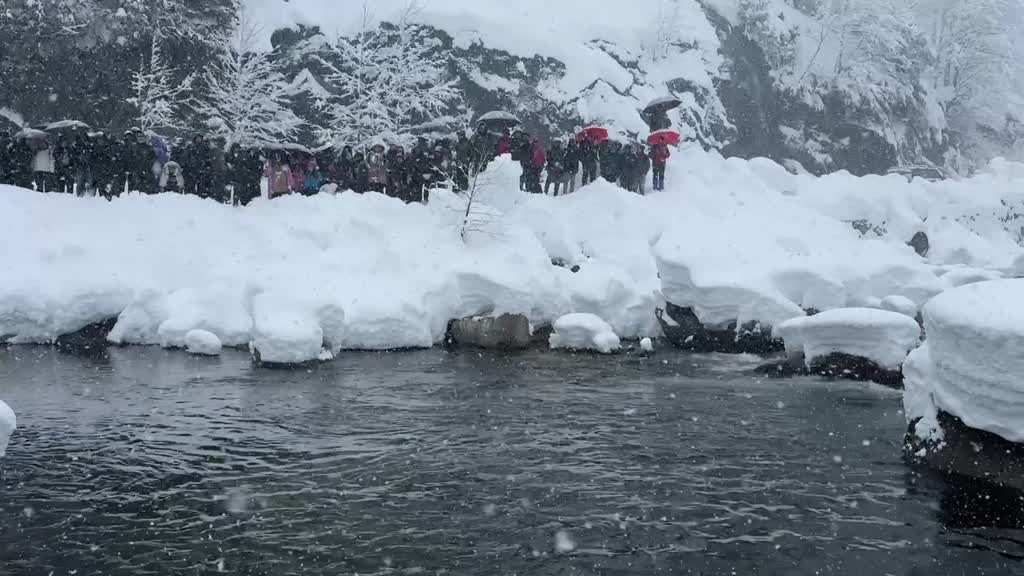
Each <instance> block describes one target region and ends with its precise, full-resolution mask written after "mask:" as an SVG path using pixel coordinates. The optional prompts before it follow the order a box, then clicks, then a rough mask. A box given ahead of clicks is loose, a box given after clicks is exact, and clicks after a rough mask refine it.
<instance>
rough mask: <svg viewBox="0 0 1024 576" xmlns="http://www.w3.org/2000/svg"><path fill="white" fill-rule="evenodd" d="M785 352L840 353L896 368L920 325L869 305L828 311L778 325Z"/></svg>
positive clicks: (915, 342) (815, 355) (918, 333)
mask: <svg viewBox="0 0 1024 576" xmlns="http://www.w3.org/2000/svg"><path fill="white" fill-rule="evenodd" d="M776 335H777V336H780V337H782V339H783V340H784V341H785V343H786V351H787V352H802V353H803V355H804V358H805V361H806V362H807V364H808V365H810V364H811V363H812V361H813V360H816V359H819V358H824V357H826V356H828V355H830V354H835V353H840V354H848V355H850V356H859V357H861V358H867V359H868V360H871V361H872V362H874V363H875V364H878V365H879V366H880V367H882V368H884V369H886V370H898V369H899V367H900V365H901V364H903V361H904V360H905V359H906V357H907V353H908V352H909V351H911V350H913V349H914V348H916V347H917V345H918V343H919V341H920V338H921V328H920V326H918V325H917V322H916V321H914V320H913V319H911V318H908V317H907V316H905V315H904V314H900V313H897V312H889V311H887V310H875V309H871V308H842V309H838V310H828V311H826V312H822V313H820V314H817V315H815V316H808V317H806V318H794V319H792V320H788V321H786V322H783V323H782V324H780V325H779V326H777V332H776Z"/></svg>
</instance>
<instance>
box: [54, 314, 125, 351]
mask: <svg viewBox="0 0 1024 576" xmlns="http://www.w3.org/2000/svg"><path fill="white" fill-rule="evenodd" d="M115 324H117V317H114V318H108V319H106V320H103V321H101V322H96V323H93V324H89V325H88V326H86V327H85V328H82V329H81V330H79V331H77V332H72V333H71V334H63V335H61V336H58V337H57V340H56V341H54V346H56V348H57V349H58V350H60V351H61V352H68V353H70V354H81V355H86V356H89V355H103V354H105V353H106V351H107V335H108V334H110V331H111V330H113V329H114V325H115Z"/></svg>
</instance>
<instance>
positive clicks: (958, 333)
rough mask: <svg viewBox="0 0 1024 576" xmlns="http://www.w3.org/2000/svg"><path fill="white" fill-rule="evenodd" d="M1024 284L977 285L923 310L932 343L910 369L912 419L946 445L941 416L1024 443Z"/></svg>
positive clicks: (907, 399) (921, 432)
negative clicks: (952, 417) (942, 414)
mask: <svg viewBox="0 0 1024 576" xmlns="http://www.w3.org/2000/svg"><path fill="white" fill-rule="evenodd" d="M1022 302H1024V279H1014V280H997V281H993V282H982V283H975V284H970V285H967V286H963V287H961V288H957V289H955V290H951V291H949V292H945V293H943V294H942V295H940V296H938V297H936V298H935V299H934V300H932V301H931V302H929V303H928V304H927V305H926V306H925V307H924V309H923V311H922V314H923V317H924V324H925V330H927V332H928V340H927V342H926V343H925V344H924V345H923V346H922V347H921V348H920V349H918V350H916V351H915V352H914V353H913V354H911V355H910V358H909V359H908V360H907V362H906V364H905V366H904V376H905V385H906V392H905V393H904V397H903V403H904V407H905V413H906V415H907V419H908V421H909V422H910V424H911V425H912V426H914V430H913V431H914V432H915V433H916V434H917V435H918V436H919V437H921V438H925V439H933V440H934V439H940V438H941V437H942V429H941V427H940V426H939V413H940V412H945V413H948V414H950V415H952V416H955V417H956V418H958V419H960V420H961V421H962V422H963V423H964V424H965V425H967V426H969V427H971V428H975V429H978V430H984V431H987V432H991V433H993V434H997V435H999V436H1001V437H1003V438H1005V439H1006V440H1009V441H1011V442H1024V380H1022V379H1021V377H1020V375H1021V374H1024V353H1022V351H1024V306H1022V305H1021V303H1022Z"/></svg>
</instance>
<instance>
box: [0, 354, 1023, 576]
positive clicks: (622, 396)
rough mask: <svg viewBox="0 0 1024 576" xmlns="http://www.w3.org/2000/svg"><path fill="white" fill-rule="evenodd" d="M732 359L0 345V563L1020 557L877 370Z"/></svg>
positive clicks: (456, 570) (965, 568)
mask: <svg viewBox="0 0 1024 576" xmlns="http://www.w3.org/2000/svg"><path fill="white" fill-rule="evenodd" d="M753 365H754V364H753V360H752V359H748V358H743V357H739V358H730V357H725V356H691V355H686V354H677V353H675V352H667V353H662V354H661V355H659V356H657V357H656V358H655V359H651V360H643V359H640V358H637V357H635V356H620V357H614V358H599V357H594V356H588V355H580V356H570V355H561V354H559V355H556V354H550V353H545V352H539V351H538V352H530V353H526V354H523V355H519V356H502V355H492V354H477V353H475V352H473V353H445V352H443V351H439V350H433V351H424V352H413V353H403V354H351V355H343V356H342V357H340V358H339V359H338V360H337V361H336V362H334V363H332V364H326V365H322V366H319V367H317V368H314V369H312V370H309V371H306V370H301V371H270V370H258V369H254V368H253V367H252V366H251V365H250V362H249V360H248V359H247V357H246V356H245V355H243V354H240V353H232V354H230V355H228V356H226V357H224V358H219V359H199V358H192V357H188V356H186V355H185V354H183V353H174V352H164V351H160V350H152V349H118V350H112V351H111V354H110V357H109V358H108V359H104V360H96V359H85V358H77V357H73V356H68V355H61V354H59V353H56V352H53V351H50V350H48V349H37V348H11V349H8V350H0V398H3V399H5V400H6V401H7V402H8V403H9V404H11V406H12V407H13V408H14V409H15V410H16V411H17V413H18V417H19V426H20V427H19V430H18V431H17V432H16V433H15V436H14V437H13V438H12V443H11V446H10V447H9V449H8V453H7V457H6V458H5V459H4V460H3V461H2V462H0V470H2V478H0V567H2V568H0V573H2V574H5V575H7V574H10V575H22V574H24V575H32V574H39V575H43V576H46V575H47V574H51V573H52V574H54V575H65V574H68V575H70V574H78V575H82V576H85V575H99V574H116V575H121V574H124V575H129V574H130V575H141V574H210V573H217V572H218V571H222V572H224V573H228V574H245V575H257V574H259V575H263V574H266V575H284V574H303V575H306V574H329V575H346V574H361V575H368V574H394V575H405V574H425V575H433V574H459V575H467V576H468V575H474V576H485V575H534V574H536V575H576V574H579V575H599V574H609V575H610V574H623V575H624V574H630V575H634V574H636V575H647V574H693V575H702V576H708V575H751V574H766V575H771V574H808V575H815V574H819V575H854V576H875V575H877V576H884V575H900V576H905V575H922V576H923V575H960V574H963V575H985V574H1000V575H1001V574H1024V566H1022V563H1024V561H1022V560H1021V558H1022V557H1024V544H1022V542H1024V531H1021V530H1019V529H1015V527H1014V523H1015V522H1017V521H1016V520H1014V519H1013V518H1007V514H999V513H992V510H991V509H989V510H988V511H986V506H988V507H989V508H991V507H992V504H991V502H993V500H992V499H988V500H986V498H988V496H987V495H982V496H980V497H979V496H978V495H977V494H975V493H973V492H971V493H967V492H965V491H963V490H961V489H959V488H951V487H950V486H948V485H946V484H944V483H943V482H942V481H939V480H937V479H934V478H929V477H920V476H917V475H916V474H914V473H913V472H911V471H910V470H908V468H907V467H906V465H905V464H904V463H903V461H902V459H901V454H900V440H901V437H902V434H903V431H904V429H905V424H904V420H903V415H902V414H901V413H900V407H901V404H900V397H899V395H898V394H897V393H896V392H893V391H890V390H886V389H883V388H880V387H872V386H865V385H859V384H831V383H826V382H822V381H819V380H811V379H803V380H791V381H761V380H759V379H757V378H756V377H755V376H753V375H752V374H751V372H750V369H751V368H752V367H753ZM979 502H981V503H982V504H979ZM1000 506H1004V505H1003V504H1000ZM1018 508H1019V506H1018ZM1002 510H1003V511H1005V508H1004V509H1002ZM997 512H999V510H997ZM1011 516H1012V515H1011Z"/></svg>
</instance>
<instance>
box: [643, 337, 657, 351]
mask: <svg viewBox="0 0 1024 576" xmlns="http://www.w3.org/2000/svg"><path fill="white" fill-rule="evenodd" d="M640 350H643V351H644V352H646V353H648V354H650V353H651V352H654V342H653V341H652V340H651V339H650V338H644V339H643V340H641V341H640Z"/></svg>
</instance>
